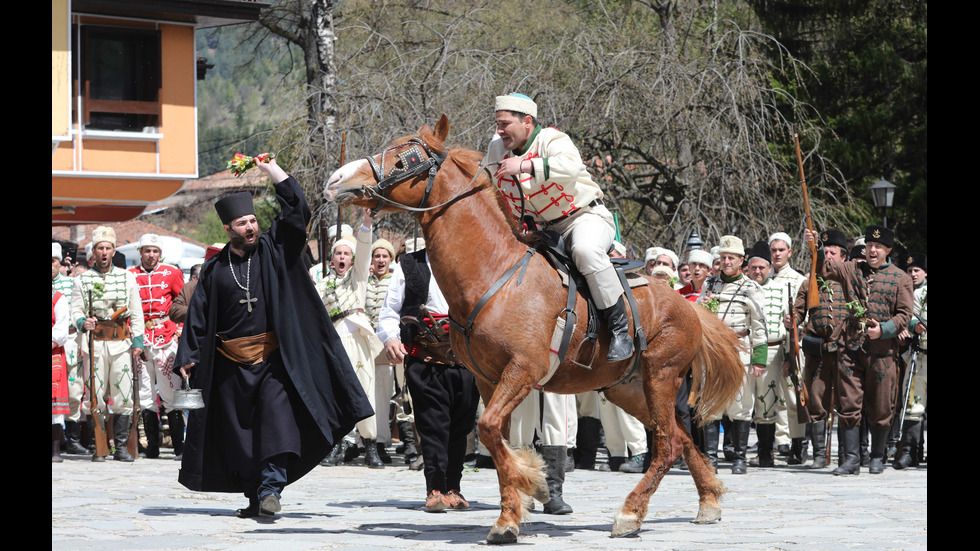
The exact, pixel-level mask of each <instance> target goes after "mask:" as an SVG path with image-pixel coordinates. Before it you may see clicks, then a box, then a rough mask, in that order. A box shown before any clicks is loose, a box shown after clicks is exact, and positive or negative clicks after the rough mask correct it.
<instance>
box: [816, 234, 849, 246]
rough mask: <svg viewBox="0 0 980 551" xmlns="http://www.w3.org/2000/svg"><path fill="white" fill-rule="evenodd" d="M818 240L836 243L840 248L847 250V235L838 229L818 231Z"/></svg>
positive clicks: (824, 242) (828, 243)
mask: <svg viewBox="0 0 980 551" xmlns="http://www.w3.org/2000/svg"><path fill="white" fill-rule="evenodd" d="M820 242H821V243H823V245H824V246H825V247H826V246H827V245H836V246H838V247H840V248H841V249H842V250H847V237H846V236H845V235H844V232H842V231H840V230H825V231H823V232H820Z"/></svg>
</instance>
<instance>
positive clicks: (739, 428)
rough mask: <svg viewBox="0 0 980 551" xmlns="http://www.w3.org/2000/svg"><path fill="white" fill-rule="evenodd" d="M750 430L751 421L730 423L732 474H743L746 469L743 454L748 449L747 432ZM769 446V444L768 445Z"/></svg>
mask: <svg viewBox="0 0 980 551" xmlns="http://www.w3.org/2000/svg"><path fill="white" fill-rule="evenodd" d="M751 428H752V422H751V421H732V430H733V431H734V432H735V434H733V435H732V443H733V444H734V445H735V461H733V462H732V474H745V472H746V470H747V468H746V463H745V452H746V450H748V449H749V431H750V430H751ZM773 434H774V435H775V425H773ZM770 446H771V444H770Z"/></svg>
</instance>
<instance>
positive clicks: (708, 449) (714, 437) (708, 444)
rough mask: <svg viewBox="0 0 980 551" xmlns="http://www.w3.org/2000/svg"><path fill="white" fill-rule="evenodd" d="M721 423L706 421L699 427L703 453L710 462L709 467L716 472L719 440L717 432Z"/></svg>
mask: <svg viewBox="0 0 980 551" xmlns="http://www.w3.org/2000/svg"><path fill="white" fill-rule="evenodd" d="M720 426H721V421H708V422H707V423H705V424H704V425H702V426H701V443H702V445H703V446H704V453H705V455H707V456H708V459H709V460H710V461H711V467H712V468H714V470H715V472H718V440H719V439H720V438H721V431H720V430H719V429H720Z"/></svg>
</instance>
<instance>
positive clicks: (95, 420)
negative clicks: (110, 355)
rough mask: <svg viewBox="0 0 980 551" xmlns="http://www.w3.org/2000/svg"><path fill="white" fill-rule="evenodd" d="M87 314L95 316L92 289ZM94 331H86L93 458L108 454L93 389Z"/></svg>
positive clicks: (91, 316) (107, 444)
mask: <svg viewBox="0 0 980 551" xmlns="http://www.w3.org/2000/svg"><path fill="white" fill-rule="evenodd" d="M88 316H89V317H90V318H94V317H95V306H94V305H93V304H92V291H91V290H89V292H88ZM94 337H95V331H94V330H93V331H89V332H88V381H89V382H88V389H89V394H90V398H91V399H92V404H91V406H89V415H91V416H92V432H94V433H95V434H94V436H95V455H94V456H93V459H95V458H99V457H105V456H107V455H109V443H108V441H107V440H106V435H105V424H104V423H105V420H104V419H102V414H101V413H99V399H98V397H97V396H96V391H95V338H94Z"/></svg>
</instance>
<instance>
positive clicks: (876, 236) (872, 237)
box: [864, 225, 895, 249]
mask: <svg viewBox="0 0 980 551" xmlns="http://www.w3.org/2000/svg"><path fill="white" fill-rule="evenodd" d="M869 241H874V242H877V243H881V244H882V245H884V246H886V247H888V248H889V249H890V248H892V247H894V246H895V232H893V231H892V230H890V229H888V228H886V227H885V226H878V225H871V226H868V228H867V229H866V230H864V242H865V243H868V242H869Z"/></svg>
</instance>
